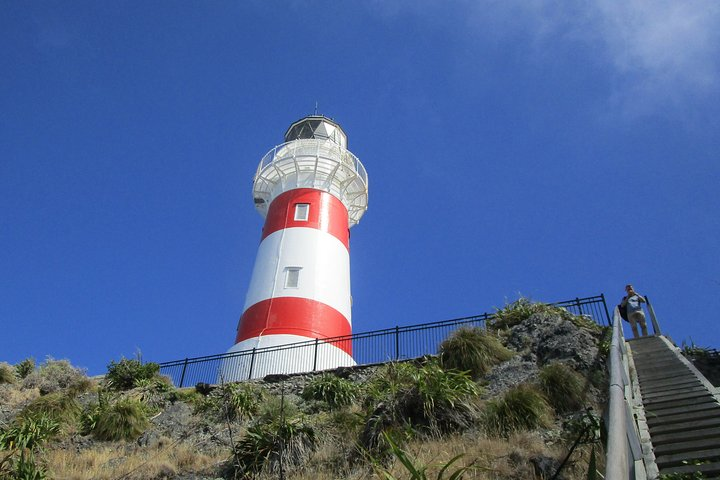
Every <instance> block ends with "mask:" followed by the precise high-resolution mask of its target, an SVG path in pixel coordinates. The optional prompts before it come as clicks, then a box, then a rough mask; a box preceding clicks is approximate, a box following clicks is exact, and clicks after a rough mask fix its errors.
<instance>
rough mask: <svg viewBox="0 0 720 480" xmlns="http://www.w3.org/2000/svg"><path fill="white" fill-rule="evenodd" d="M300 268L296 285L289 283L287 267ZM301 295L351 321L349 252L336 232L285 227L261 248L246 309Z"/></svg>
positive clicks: (262, 244)
mask: <svg viewBox="0 0 720 480" xmlns="http://www.w3.org/2000/svg"><path fill="white" fill-rule="evenodd" d="M295 268H299V269H300V270H299V271H298V272H297V275H298V276H297V287H294V286H286V280H287V275H288V274H289V273H288V269H295ZM277 297H298V298H305V299H308V300H315V301H317V302H321V303H324V304H326V305H329V306H330V307H332V308H334V309H335V310H337V311H339V312H340V313H342V315H343V316H344V317H345V318H346V319H347V321H348V323H351V300H350V254H349V253H348V250H347V248H345V245H343V243H342V242H341V241H340V240H338V239H337V238H336V237H334V236H333V235H330V234H328V233H325V232H323V231H321V230H317V229H315V228H298V227H294V228H286V229H282V230H278V231H276V232H273V233H272V234H270V235H269V236H267V237H266V238H265V239H264V240H263V241H262V242H261V243H260V247H259V248H258V253H257V258H256V260H255V267H254V269H253V273H252V279H251V281H250V287H249V289H248V293H247V297H246V299H245V307H244V308H243V311H245V310H247V309H248V308H249V307H251V306H253V305H255V304H256V303H258V302H261V301H263V300H267V299H269V298H277Z"/></svg>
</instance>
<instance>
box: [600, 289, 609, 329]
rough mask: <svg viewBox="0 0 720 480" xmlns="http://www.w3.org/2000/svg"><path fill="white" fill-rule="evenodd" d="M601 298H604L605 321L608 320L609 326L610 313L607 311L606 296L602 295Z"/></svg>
mask: <svg viewBox="0 0 720 480" xmlns="http://www.w3.org/2000/svg"><path fill="white" fill-rule="evenodd" d="M600 297H601V298H602V302H603V307H605V319H606V320H607V324H608V325H610V323H611V322H610V312H609V311H608V309H607V302H606V301H605V294H604V293H601V294H600Z"/></svg>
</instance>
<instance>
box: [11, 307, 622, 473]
mask: <svg viewBox="0 0 720 480" xmlns="http://www.w3.org/2000/svg"><path fill="white" fill-rule="evenodd" d="M607 333H608V332H607V331H606V330H603V329H601V328H600V327H598V326H597V325H595V324H594V323H593V322H591V321H590V320H588V319H587V318H585V317H576V316H573V315H571V314H569V313H568V312H566V311H565V310H562V309H559V308H555V307H551V306H547V305H544V304H538V303H531V302H529V301H527V300H525V299H521V300H518V301H517V302H514V303H512V304H510V305H507V306H506V307H505V308H503V309H501V310H499V311H498V312H497V314H496V315H495V317H494V319H493V321H492V322H491V323H490V324H489V325H488V326H487V329H486V330H482V329H477V328H460V329H458V330H456V331H455V332H453V333H452V334H451V335H450V336H449V337H448V338H446V339H445V340H444V341H443V342H442V343H441V344H440V345H438V354H437V355H435V356H429V357H424V358H421V359H417V360H413V361H408V362H396V363H388V364H385V365H381V366H371V367H356V368H343V369H338V370H336V371H330V372H323V373H316V374H307V375H293V376H288V377H279V376H275V377H273V380H272V381H270V380H271V379H267V381H252V382H245V383H236V384H226V385H219V386H216V387H214V388H212V387H210V388H200V390H202V392H200V391H196V389H183V390H178V389H175V388H174V387H173V386H172V385H171V384H170V382H169V380H167V379H166V378H164V377H162V376H160V375H159V374H158V366H157V365H156V364H152V363H148V364H142V363H140V362H139V361H137V360H128V359H121V360H120V361H118V362H114V361H113V362H111V363H110V365H109V366H108V373H107V375H106V376H105V377H104V379H102V380H100V381H95V380H92V379H89V378H88V377H87V376H86V375H85V374H84V372H83V371H81V370H79V369H77V368H75V367H73V366H72V365H71V364H70V363H69V362H68V361H66V360H53V359H47V360H46V361H45V362H43V363H42V364H40V365H35V362H34V361H33V360H32V359H28V360H25V361H23V362H21V363H19V364H17V365H9V364H7V363H3V364H0V479H11V478H12V479H15V478H21V479H38V480H40V479H43V478H49V479H52V478H57V479H77V480H83V479H98V480H102V479H187V480H191V479H193V480H199V479H215V478H228V479H230V478H239V479H242V478H256V479H270V478H273V479H276V478H286V479H298V480H300V479H312V480H323V479H328V480H329V479H333V480H334V479H340V478H348V479H371V478H379V479H408V478H409V479H425V478H434V479H435V478H437V479H459V478H464V479H549V478H552V477H553V476H554V475H555V474H556V472H557V470H558V469H559V468H560V466H561V464H562V463H563V462H564V466H563V468H562V470H561V472H560V474H559V475H558V476H557V478H558V479H563V478H564V479H580V478H582V479H586V478H594V477H592V474H593V473H594V471H595V470H596V467H597V465H596V462H597V463H601V461H602V459H603V452H602V446H601V443H600V438H599V437H600V434H599V432H600V424H599V417H600V411H601V408H602V405H603V403H604V398H603V395H604V393H605V391H606V388H607V387H606V384H607V378H606V375H605V370H606V369H605V358H606V354H607V347H608V335H607ZM573 446H575V448H574V450H573V449H572V447H573ZM571 450H572V455H571V456H570V457H569V458H566V457H567V455H568V452H570V451H571ZM597 468H600V469H601V466H600V467H597ZM589 471H590V475H589V474H588V472H589ZM598 478H599V477H598Z"/></svg>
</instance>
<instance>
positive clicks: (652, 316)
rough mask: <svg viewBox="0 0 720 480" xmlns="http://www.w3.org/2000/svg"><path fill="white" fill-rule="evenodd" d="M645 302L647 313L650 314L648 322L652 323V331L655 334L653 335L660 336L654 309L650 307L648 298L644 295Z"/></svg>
mask: <svg viewBox="0 0 720 480" xmlns="http://www.w3.org/2000/svg"><path fill="white" fill-rule="evenodd" d="M645 302H647V308H648V312H650V321H651V322H652V326H653V331H654V332H655V335H661V332H660V326H659V325H658V322H657V317H655V309H654V308H653V306H652V303H650V297H648V296H647V295H645Z"/></svg>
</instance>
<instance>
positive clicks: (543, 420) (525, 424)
mask: <svg viewBox="0 0 720 480" xmlns="http://www.w3.org/2000/svg"><path fill="white" fill-rule="evenodd" d="M551 414H552V409H551V408H550V405H548V403H547V401H546V400H545V398H544V397H543V395H542V394H541V393H540V392H539V391H538V390H537V389H535V388H534V387H532V386H530V385H527V384H521V385H518V386H516V387H514V388H511V389H510V390H508V391H507V392H505V394H504V395H502V396H501V397H499V398H496V399H493V400H490V401H489V402H488V403H487V405H486V406H485V412H484V415H483V417H484V418H483V420H484V424H485V429H486V431H487V432H488V433H489V434H490V435H497V436H505V437H507V436H508V435H510V434H512V433H514V432H518V431H524V430H533V429H536V428H547V427H548V426H549V425H550V419H551Z"/></svg>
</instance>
